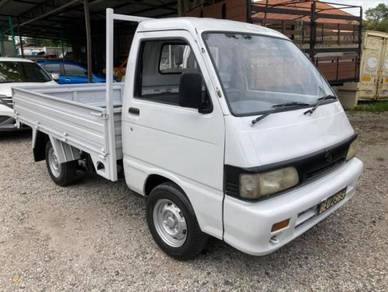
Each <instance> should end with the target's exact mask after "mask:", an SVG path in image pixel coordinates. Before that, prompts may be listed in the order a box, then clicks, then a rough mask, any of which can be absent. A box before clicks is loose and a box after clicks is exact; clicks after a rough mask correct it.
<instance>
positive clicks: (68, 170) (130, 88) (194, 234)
mask: <svg viewBox="0 0 388 292" xmlns="http://www.w3.org/2000/svg"><path fill="white" fill-rule="evenodd" d="M114 20H120V21H136V22H139V24H138V27H137V30H136V33H135V36H134V38H133V43H132V47H131V50H130V53H129V58H128V65H127V71H126V72H127V76H126V78H125V83H124V84H122V83H113V82H112V75H113V74H112V72H113V64H112V62H113V61H112V59H113V58H112V52H113V22H114ZM106 60H107V66H106V68H107V84H106V85H104V84H87V85H82V86H80V85H75V86H53V87H50V88H47V87H41V88H36V87H34V88H15V89H14V91H13V100H14V109H15V114H16V117H17V121H18V122H19V123H23V124H27V125H29V126H31V128H32V129H33V141H32V144H33V154H34V158H35V160H36V161H40V160H44V159H45V160H46V162H47V167H48V172H49V174H50V176H51V178H52V179H53V181H54V182H55V183H57V184H59V185H62V186H65V185H69V184H71V183H73V182H75V181H76V178H77V169H79V168H80V167H85V166H86V165H91V168H92V169H94V170H95V171H96V172H97V174H99V175H101V176H103V177H105V178H106V179H108V180H111V181H117V178H118V169H119V170H120V169H123V172H124V176H125V181H126V183H127V185H128V187H129V188H130V189H131V190H133V191H134V192H137V193H139V194H141V195H143V196H145V197H146V202H147V203H146V204H147V207H146V210H147V212H146V213H147V214H146V217H147V222H148V225H149V229H150V231H151V233H152V236H153V238H154V239H155V241H156V242H157V244H158V245H159V246H160V248H161V249H163V250H164V251H165V252H166V253H167V254H168V255H170V256H172V257H175V258H178V259H190V258H193V257H195V256H196V255H198V254H199V253H200V251H201V250H202V249H203V248H204V247H205V245H206V241H207V238H208V236H213V237H216V238H218V239H221V240H223V241H225V242H227V243H228V244H230V245H231V246H234V247H235V248H237V249H239V250H241V251H243V252H245V253H248V254H252V255H265V254H268V253H271V252H273V251H275V250H277V249H278V248H280V247H281V246H283V245H284V244H286V243H288V242H290V241H291V240H293V239H294V238H296V237H297V236H299V235H301V234H302V233H303V232H305V231H306V230H308V229H309V228H311V227H312V226H314V225H316V224H317V223H318V222H320V221H322V220H323V219H324V218H326V217H327V216H329V215H330V214H332V213H333V212H335V211H336V210H337V209H338V208H339V207H341V206H342V205H343V204H345V203H346V202H347V201H348V200H349V199H350V198H351V197H352V196H353V194H354V192H355V188H356V183H357V180H358V178H359V176H360V175H361V173H362V169H363V164H362V162H361V161H360V160H359V159H357V158H356V157H355V154H356V153H355V146H356V145H355V142H356V134H355V132H354V130H353V129H352V127H351V125H350V123H349V121H348V119H347V117H346V114H345V112H344V110H343V108H342V107H341V104H340V103H339V102H338V100H337V98H336V97H335V95H334V93H333V91H332V89H331V88H330V87H329V85H328V84H327V82H326V81H325V80H324V79H323V78H322V76H321V75H320V74H319V73H318V71H317V70H316V69H315V67H314V66H313V65H312V64H311V62H310V61H309V60H308V59H307V58H306V57H305V55H304V54H303V53H302V52H301V51H300V50H299V49H298V48H296V47H295V45H293V43H292V42H291V41H290V40H289V39H287V38H286V37H285V36H283V35H282V34H280V33H278V32H275V31H273V30H270V29H267V28H264V27H260V26H257V25H251V24H246V23H239V22H233V21H227V20H215V19H203V18H201V19H196V18H171V19H146V18H139V17H133V16H125V15H118V14H114V13H113V10H111V9H108V10H107V58H106ZM346 224H349V222H347V223H346Z"/></svg>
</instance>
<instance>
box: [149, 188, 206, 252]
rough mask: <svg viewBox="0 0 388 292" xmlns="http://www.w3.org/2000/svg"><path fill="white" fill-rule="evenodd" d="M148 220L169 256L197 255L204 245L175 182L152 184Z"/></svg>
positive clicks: (203, 236) (183, 196) (187, 202)
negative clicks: (154, 185) (155, 185)
mask: <svg viewBox="0 0 388 292" xmlns="http://www.w3.org/2000/svg"><path fill="white" fill-rule="evenodd" d="M147 223H148V227H149V229H150V231H151V234H152V237H153V238H154V240H155V242H156V243H157V244H158V245H159V247H160V248H161V249H162V250H163V251H164V252H165V253H167V254H168V255H169V256H171V257H174V258H176V259H179V260H188V259H192V258H194V257H196V256H197V255H198V254H199V253H200V252H201V251H202V250H203V249H204V248H205V246H206V243H207V235H206V234H204V233H203V232H202V231H201V229H200V228H199V225H198V222H197V218H196V217H195V214H194V211H193V208H192V207H191V204H190V202H189V200H188V199H187V197H186V196H185V194H184V193H183V192H182V191H181V190H180V189H179V188H178V187H177V186H176V185H174V184H172V183H164V184H161V185H159V186H157V187H155V188H154V189H153V190H152V191H151V194H150V195H149V197H148V199H147Z"/></svg>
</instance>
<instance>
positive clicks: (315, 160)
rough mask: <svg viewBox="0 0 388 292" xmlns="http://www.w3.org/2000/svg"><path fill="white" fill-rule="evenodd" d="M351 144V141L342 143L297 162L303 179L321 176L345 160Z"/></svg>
mask: <svg viewBox="0 0 388 292" xmlns="http://www.w3.org/2000/svg"><path fill="white" fill-rule="evenodd" d="M349 145H350V142H347V143H344V144H340V145H338V146H336V147H333V148H331V149H328V150H326V151H323V152H320V153H317V154H315V155H314V156H311V157H309V158H307V159H302V160H301V161H300V162H299V163H296V165H295V167H296V169H297V170H298V172H299V177H300V179H301V181H306V180H308V179H310V178H313V177H315V176H319V175H320V174H322V173H323V172H325V171H327V170H329V169H331V168H333V167H335V166H336V165H339V164H340V163H341V162H344V161H345V159H346V154H347V153H348V148H349Z"/></svg>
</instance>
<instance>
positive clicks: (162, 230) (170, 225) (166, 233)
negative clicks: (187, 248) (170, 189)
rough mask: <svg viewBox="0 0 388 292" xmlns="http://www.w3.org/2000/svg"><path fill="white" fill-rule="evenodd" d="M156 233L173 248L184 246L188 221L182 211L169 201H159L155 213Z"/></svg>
mask: <svg viewBox="0 0 388 292" xmlns="http://www.w3.org/2000/svg"><path fill="white" fill-rule="evenodd" d="M153 219H154V225H155V228H156V231H157V232H158V234H159V236H160V237H161V238H162V240H163V241H164V242H165V243H167V244H168V245H170V246H172V247H180V246H182V245H183V244H184V243H185V241H186V237H187V226H186V219H185V217H184V216H183V213H182V211H181V209H179V207H178V206H177V205H175V204H174V203H173V202H172V201H170V200H168V199H161V200H158V201H157V202H156V204H155V207H154V211H153Z"/></svg>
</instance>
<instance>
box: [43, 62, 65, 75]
mask: <svg viewBox="0 0 388 292" xmlns="http://www.w3.org/2000/svg"><path fill="white" fill-rule="evenodd" d="M44 69H46V71H47V72H50V73H55V74H61V66H60V64H45V65H44Z"/></svg>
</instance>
